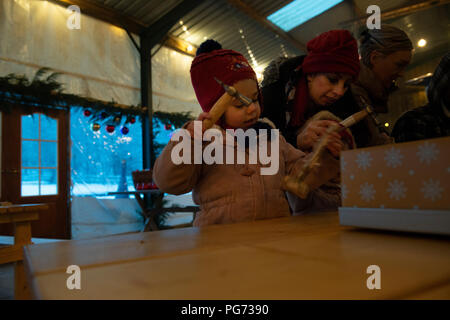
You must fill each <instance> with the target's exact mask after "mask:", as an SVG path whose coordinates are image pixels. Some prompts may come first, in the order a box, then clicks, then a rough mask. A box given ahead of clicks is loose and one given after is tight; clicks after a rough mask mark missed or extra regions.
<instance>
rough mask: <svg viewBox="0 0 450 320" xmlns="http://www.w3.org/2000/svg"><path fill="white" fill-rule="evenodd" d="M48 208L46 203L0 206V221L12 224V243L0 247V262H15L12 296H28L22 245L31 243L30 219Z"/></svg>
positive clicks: (35, 218) (32, 219)
mask: <svg viewBox="0 0 450 320" xmlns="http://www.w3.org/2000/svg"><path fill="white" fill-rule="evenodd" d="M46 210H48V205H46V204H18V205H10V206H1V207H0V223H12V224H14V244H13V245H10V246H2V247H0V264H3V263H10V262H15V267H14V297H15V298H16V299H25V298H29V288H28V286H27V281H26V277H25V271H24V266H23V246H24V245H28V244H31V221H34V220H38V219H39V213H40V212H42V211H46Z"/></svg>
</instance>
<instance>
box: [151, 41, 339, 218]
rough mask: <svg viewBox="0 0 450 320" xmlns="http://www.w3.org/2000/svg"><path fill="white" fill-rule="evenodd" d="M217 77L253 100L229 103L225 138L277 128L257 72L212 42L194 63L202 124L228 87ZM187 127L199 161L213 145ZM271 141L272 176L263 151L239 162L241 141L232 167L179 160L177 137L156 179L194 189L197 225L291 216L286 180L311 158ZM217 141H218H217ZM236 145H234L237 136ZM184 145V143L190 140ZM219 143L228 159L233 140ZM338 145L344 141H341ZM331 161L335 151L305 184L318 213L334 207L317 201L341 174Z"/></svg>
mask: <svg viewBox="0 0 450 320" xmlns="http://www.w3.org/2000/svg"><path fill="white" fill-rule="evenodd" d="M215 79H219V80H220V81H222V82H223V83H224V84H226V85H228V86H233V87H234V88H235V89H236V90H237V91H238V92H239V93H240V94H242V95H244V96H246V97H248V98H249V99H251V103H250V104H249V105H245V104H243V103H242V102H241V101H239V100H238V99H231V101H230V102H227V105H226V109H225V113H224V114H223V116H222V117H221V118H220V119H219V121H218V122H217V124H216V126H215V130H217V132H219V133H221V136H222V137H223V136H226V134H227V133H226V131H225V130H226V129H242V130H244V131H245V132H247V130H249V129H272V128H273V127H272V126H270V124H268V123H267V122H262V121H259V116H260V113H261V106H260V103H259V100H260V96H259V93H260V90H259V87H258V82H257V79H256V74H255V72H254V71H253V69H252V68H251V67H250V65H249V64H248V62H247V60H246V59H245V58H244V56H242V54H240V53H238V52H235V51H233V50H225V49H222V48H221V46H220V44H218V43H217V42H215V41H212V40H209V41H206V42H205V43H203V44H202V45H201V46H200V48H199V50H198V51H197V55H196V57H195V59H194V60H193V62H192V65H191V80H192V85H193V87H194V91H195V94H196V96H197V100H198V102H199V104H200V106H201V107H202V109H203V111H204V112H203V113H202V114H201V115H200V116H199V118H198V120H204V119H205V118H208V117H210V115H209V113H208V112H209V111H210V110H211V108H212V107H213V106H214V105H215V103H216V102H217V101H218V100H219V99H220V98H221V97H222V96H223V95H224V94H225V91H224V88H223V87H222V86H221V85H220V84H219V83H218V82H217V81H216V80H215ZM197 125H198V124H197ZM183 128H184V129H186V130H187V131H188V132H191V133H190V134H189V138H188V140H187V141H188V147H187V149H186V150H189V151H190V150H194V151H193V152H194V156H192V153H191V152H189V151H187V152H189V156H188V158H189V159H191V158H192V159H195V157H196V155H195V146H196V145H197V146H198V145H200V150H201V151H203V150H206V148H207V147H209V146H207V145H205V144H204V143H203V142H204V141H203V140H202V141H201V142H200V144H198V142H199V141H198V140H196V139H198V136H197V135H195V134H194V133H195V125H194V123H193V122H192V121H191V122H188V123H186V124H185V125H184V127H183ZM227 131H228V130H227ZM255 132H256V130H255ZM259 132H260V131H259ZM269 132H270V131H269ZM183 133H186V132H183ZM275 133H276V131H275ZM277 137H278V138H277ZM203 138H204V137H203ZM266 138H267V140H266V141H265V143H266V146H267V149H270V150H271V152H270V153H271V156H275V157H276V159H277V160H276V161H277V168H276V170H275V171H274V172H273V173H272V174H263V173H262V170H263V169H265V168H267V166H268V165H267V163H262V160H261V150H258V153H259V157H258V159H257V161H256V163H253V162H252V161H249V159H250V153H253V154H254V150H250V147H248V146H245V148H244V157H245V159H246V161H245V163H243V164H242V163H240V162H239V161H236V160H235V159H236V158H235V155H236V156H237V155H238V153H240V154H242V152H243V151H242V149H241V148H238V146H237V145H236V144H235V143H232V144H231V150H234V151H232V153H231V154H232V157H231V158H232V159H233V160H235V161H234V162H233V161H232V163H228V161H226V163H225V162H222V163H217V162H214V163H206V162H204V161H202V162H200V163H198V162H196V161H195V160H190V161H187V162H184V161H181V162H180V163H178V162H175V161H173V154H174V153H176V150H178V148H179V146H178V144H180V143H181V142H178V141H176V140H175V139H172V140H171V141H170V142H169V143H168V144H167V146H166V147H164V149H163V151H162V152H161V155H160V156H159V157H158V159H156V161H155V165H154V167H153V179H154V181H155V183H156V184H157V185H158V187H159V188H160V189H161V190H162V191H164V192H167V193H171V194H183V193H187V192H189V191H193V192H192V196H193V200H194V202H195V203H196V204H198V205H199V206H200V212H198V213H197V215H196V218H195V220H194V226H204V225H209V224H222V223H233V222H240V221H250V220H257V219H267V218H275V217H283V216H288V215H290V209H289V204H288V201H287V199H286V196H285V192H284V190H285V187H286V186H285V184H284V178H285V176H286V175H292V174H294V173H295V172H298V171H299V170H301V168H302V167H303V165H304V162H305V154H304V153H303V152H302V151H300V150H298V149H296V148H294V147H293V146H292V145H290V144H289V143H287V142H286V140H285V139H284V138H283V137H282V136H281V135H276V134H275V137H274V136H272V137H269V136H267V137H266ZM216 139H217V138H214V142H215V143H216ZM257 139H265V136H264V135H262V136H261V134H260V135H259V136H258V137H257ZM274 139H277V140H274ZM196 141H197V142H196ZM231 141H234V140H233V138H232V139H231ZM182 142H183V143H184V138H183V141H182ZM202 143H203V144H202ZM219 143H220V145H219V147H220V150H223V152H218V153H221V154H225V153H226V154H227V156H228V152H229V151H230V146H229V144H228V140H226V142H224V141H223V139H222V141H219ZM332 143H338V141H333V142H332ZM238 144H239V142H238ZM274 145H275V146H277V145H278V148H272V146H274ZM259 146H261V144H259ZM329 147H330V148H331V146H329ZM239 149H240V150H239ZM251 151H252V152H251ZM183 156H184V149H183ZM222 159H223V157H222ZM227 159H228V158H227ZM328 161H336V160H335V159H334V158H333V156H332V155H331V154H330V153H324V156H323V157H322V159H321V166H319V167H318V168H315V169H313V170H312V173H311V174H310V175H309V176H308V177H307V178H306V180H305V181H308V185H309V189H310V195H311V196H310V197H309V198H308V199H306V200H299V202H303V203H304V205H305V206H306V207H308V208H310V207H312V206H315V205H316V209H322V208H323V205H324V204H325V205H328V203H327V202H326V200H325V201H322V200H320V199H316V195H315V193H314V191H315V190H316V189H317V188H318V187H319V186H320V185H322V184H323V183H325V182H326V181H328V180H329V179H330V177H332V176H335V175H336V174H337V173H336V172H330V171H329V170H328V169H327V166H328Z"/></svg>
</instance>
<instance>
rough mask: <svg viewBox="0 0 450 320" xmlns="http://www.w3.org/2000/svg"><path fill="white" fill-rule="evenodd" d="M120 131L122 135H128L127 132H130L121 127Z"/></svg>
mask: <svg viewBox="0 0 450 320" xmlns="http://www.w3.org/2000/svg"><path fill="white" fill-rule="evenodd" d="M120 131H121V132H122V134H123V135H126V134H128V132H130V130H129V129H128V128H127V127H122V129H120Z"/></svg>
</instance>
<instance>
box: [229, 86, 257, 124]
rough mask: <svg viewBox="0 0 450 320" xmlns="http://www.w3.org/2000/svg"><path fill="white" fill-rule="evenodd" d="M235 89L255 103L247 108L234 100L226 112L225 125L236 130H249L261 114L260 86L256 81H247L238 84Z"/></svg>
mask: <svg viewBox="0 0 450 320" xmlns="http://www.w3.org/2000/svg"><path fill="white" fill-rule="evenodd" d="M233 87H234V88H235V89H236V90H237V91H238V92H239V93H240V94H242V95H244V96H246V97H248V98H250V99H252V100H253V102H252V104H250V105H249V106H245V105H244V104H243V103H242V102H241V101H239V100H238V99H236V98H233V99H232V100H231V104H230V105H229V106H228V108H227V110H226V111H225V115H224V116H225V123H226V124H227V125H228V126H229V127H231V128H234V129H238V128H242V129H247V128H249V127H251V126H252V125H253V124H255V122H256V121H257V120H258V119H259V116H260V114H261V108H260V106H259V102H258V94H259V92H258V86H257V84H256V81H255V80H252V79H246V80H240V81H238V82H236V83H235V84H233Z"/></svg>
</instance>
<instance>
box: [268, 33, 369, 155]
mask: <svg viewBox="0 0 450 320" xmlns="http://www.w3.org/2000/svg"><path fill="white" fill-rule="evenodd" d="M307 50H308V54H307V55H306V56H298V57H294V58H290V59H287V58H280V59H277V60H275V61H273V62H272V63H271V64H270V65H269V66H268V67H267V68H266V70H265V71H264V80H263V82H262V88H261V91H262V96H263V100H264V111H263V114H262V116H263V117H267V118H269V119H270V120H272V121H273V122H274V124H275V125H276V127H277V128H279V129H280V131H281V132H282V134H283V135H284V137H285V138H286V140H287V141H288V142H290V143H291V144H292V145H294V146H297V147H298V148H300V149H301V150H304V151H308V150H310V149H311V148H312V146H313V145H314V143H315V142H316V141H317V140H318V139H319V137H320V136H321V134H323V132H325V130H326V128H327V127H328V126H329V125H330V124H331V122H330V121H328V120H326V119H321V120H318V119H314V120H311V121H309V122H308V123H307V121H308V120H309V119H310V118H312V116H313V115H314V114H316V113H318V112H319V111H322V110H328V111H330V112H331V113H333V114H334V115H336V116H337V117H338V118H340V119H344V118H346V117H348V116H350V115H351V114H353V113H355V112H357V111H359V110H360V109H359V107H358V106H357V104H356V102H355V101H354V100H353V97H352V95H351V93H350V92H349V87H350V84H351V83H352V82H353V81H354V80H356V79H357V78H358V74H359V70H360V64H359V56H358V46H357V42H356V40H355V39H354V38H353V36H352V35H351V34H350V32H348V31H347V30H331V31H328V32H325V33H322V34H321V35H319V36H317V37H316V38H314V39H312V40H310V41H309V42H308V43H307ZM351 131H352V133H353V134H354V137H355V140H356V144H357V145H358V146H362V144H364V143H363V140H364V139H363V138H364V134H365V133H367V130H365V128H364V126H363V125H361V124H356V125H354V126H353V127H352V129H351ZM361 138H362V139H361ZM334 147H335V150H334V151H335V153H339V151H340V150H341V148H342V145H340V144H336V145H335V146H334Z"/></svg>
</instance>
